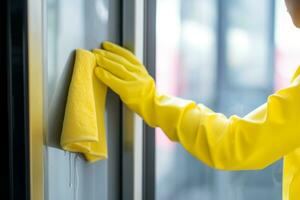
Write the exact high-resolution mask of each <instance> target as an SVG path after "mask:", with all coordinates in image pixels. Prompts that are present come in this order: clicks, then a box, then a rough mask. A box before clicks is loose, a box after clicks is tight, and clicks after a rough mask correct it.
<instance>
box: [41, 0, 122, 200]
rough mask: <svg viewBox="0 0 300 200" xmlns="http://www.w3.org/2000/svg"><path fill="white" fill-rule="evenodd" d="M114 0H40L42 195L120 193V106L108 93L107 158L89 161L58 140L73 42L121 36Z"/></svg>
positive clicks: (96, 42)
mask: <svg viewBox="0 0 300 200" xmlns="http://www.w3.org/2000/svg"><path fill="white" fill-rule="evenodd" d="M119 9H120V5H119V1H117V0H110V1H109V0H89V1H85V0H64V1H59V0H47V1H46V5H45V12H44V18H45V27H44V33H45V41H44V46H45V57H44V60H45V65H46V67H47V68H46V69H45V75H46V76H45V79H46V80H47V81H46V83H45V85H46V88H45V99H46V105H45V106H46V108H45V118H46V122H45V124H46V135H47V136H46V146H45V199H46V200H71V199H72V200H87V199H88V200H99V199H103V200H110V199H119V198H120V192H119V190H120V188H119V185H120V184H119V180H120V177H119V176H118V173H119V171H120V169H119V167H120V163H119V162H120V160H119V157H120V155H119V152H120V150H119V148H120V144H119V141H120V138H119V137H120V130H119V129H120V127H118V126H116V125H115V124H119V119H120V112H119V110H120V106H119V100H118V98H117V97H116V96H115V95H113V94H112V93H110V92H109V93H108V96H107V108H106V111H107V112H106V127H107V132H108V133H107V135H108V136H107V140H108V153H109V159H108V160H105V161H98V162H96V163H94V164H88V163H87V162H86V161H85V160H84V158H83V157H82V156H81V155H79V154H74V153H69V152H65V151H63V150H61V149H60V146H59V141H60V134H61V128H62V122H63V116H64V110H65V103H66V97H67V93H68V87H69V83H70V79H71V74H72V69H73V64H74V56H75V49H76V48H84V49H87V50H91V49H93V48H98V47H99V46H100V43H101V42H102V41H103V40H111V41H114V42H117V43H118V42H119V40H120V34H121V32H120V26H119V23H120V12H119Z"/></svg>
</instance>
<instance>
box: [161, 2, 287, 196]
mask: <svg viewBox="0 0 300 200" xmlns="http://www.w3.org/2000/svg"><path fill="white" fill-rule="evenodd" d="M220 2H222V5H220ZM273 3H274V2H273V1H271V0H263V1H261V0H237V1H234V2H233V1H232V0H227V1H217V0H190V1H183V0H157V35H156V36H157V63H156V77H157V87H158V89H159V90H160V91H162V92H164V93H168V94H173V95H177V96H179V97H183V98H187V99H191V100H194V101H196V102H197V103H204V104H205V105H207V106H209V107H210V108H212V109H214V110H216V111H218V112H222V113H224V114H225V115H227V116H229V115H231V114H237V115H240V116H243V115H245V114H247V113H248V112H250V111H251V110H252V109H254V108H256V107H257V106H259V105H261V104H262V103H264V102H265V101H266V99H267V96H268V95H269V94H271V92H272V91H273V89H274V88H273V76H274V69H273V66H272V63H273V62H274V59H273V52H274V41H273V37H271V36H272V34H273V33H274V30H273V26H272V14H273V12H274V9H273ZM220 15H221V16H220ZM219 19H221V21H218V20H219ZM220 27H222V28H220ZM220 30H221V32H220ZM253 44H255V45H253ZM221 59H223V60H221ZM199 148H201V147H199ZM156 152H157V153H156V199H157V200H164V199H174V200H181V199H184V200H186V199H189V200H194V199H195V200H196V199H197V200H199V199H200V200H233V199H234V200H253V199H256V200H265V199H274V200H277V199H278V200H279V199H281V175H282V173H281V171H282V164H281V162H278V163H276V164H274V165H272V166H270V167H268V168H267V169H265V170H260V171H241V172H226V171H217V170H214V169H211V168H209V167H207V166H206V165H204V164H202V163H201V161H199V160H197V159H195V158H194V157H192V156H191V155H189V154H188V153H187V152H186V150H185V149H183V147H182V146H181V145H180V144H177V143H173V142H170V141H169V140H168V139H167V138H166V136H165V135H164V133H163V132H162V131H161V130H160V129H157V130H156Z"/></svg>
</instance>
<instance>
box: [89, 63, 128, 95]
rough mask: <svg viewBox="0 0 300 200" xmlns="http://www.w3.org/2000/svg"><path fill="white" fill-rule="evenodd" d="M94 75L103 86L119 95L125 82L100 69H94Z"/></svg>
mask: <svg viewBox="0 0 300 200" xmlns="http://www.w3.org/2000/svg"><path fill="white" fill-rule="evenodd" d="M94 72H95V75H96V77H97V78H98V79H100V80H101V81H102V82H103V83H104V84H105V85H107V86H108V87H109V88H110V89H112V90H113V91H114V92H115V93H117V94H119V95H120V92H121V89H122V88H123V87H124V85H125V83H126V82H125V81H124V80H121V79H119V78H118V77H116V76H114V75H113V74H112V73H110V72H109V71H106V70H105V69H103V68H102V67H96V68H95V69H94Z"/></svg>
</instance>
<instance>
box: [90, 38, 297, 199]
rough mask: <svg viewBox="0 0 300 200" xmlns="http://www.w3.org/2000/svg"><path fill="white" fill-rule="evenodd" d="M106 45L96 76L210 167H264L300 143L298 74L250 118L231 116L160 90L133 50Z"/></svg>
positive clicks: (130, 105)
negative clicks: (160, 92) (156, 87)
mask: <svg viewBox="0 0 300 200" xmlns="http://www.w3.org/2000/svg"><path fill="white" fill-rule="evenodd" d="M103 48H104V49H105V50H94V53H96V54H97V56H96V57H97V64H98V67H96V69H95V74H96V76H97V77H98V78H99V79H100V80H102V81H103V82H104V83H105V84H107V85H108V86H109V87H110V88H111V89H112V90H113V91H115V92H116V93H117V94H119V95H120V98H121V99H122V101H123V102H124V103H125V104H126V105H127V106H128V107H129V108H130V109H132V110H133V111H135V112H137V113H138V114H139V115H140V116H141V117H142V118H143V119H144V120H145V121H146V123H147V124H148V125H150V126H152V127H160V128H162V130H163V131H164V132H165V134H166V135H167V136H168V137H169V138H170V139H171V140H173V141H178V142H180V143H181V144H182V145H183V147H184V148H185V149H186V150H187V151H188V152H189V153H191V154H192V155H194V156H195V157H196V158H198V159H199V160H201V161H203V162H204V163H206V164H207V165H209V166H211V167H214V168H217V169H224V170H250V169H262V168H265V167H266V166H268V165H270V164H272V163H273V162H275V161H277V160H278V159H280V158H282V157H283V156H284V155H287V154H288V153H291V152H293V151H295V150H296V149H297V148H298V147H300V123H299V122H300V120H299V113H300V103H299V102H300V101H299V99H300V77H298V78H295V80H294V82H293V84H291V85H290V86H289V87H287V88H285V89H282V90H279V91H277V92H276V93H274V94H273V95H270V96H269V97H268V101H267V102H266V103H265V104H264V105H262V106H260V107H259V108H257V109H255V110H254V111H253V112H251V113H249V114H248V115H247V116H245V117H243V118H241V117H238V116H236V115H233V116H231V117H229V118H227V117H226V116H224V115H223V114H221V113H215V112H213V111H212V110H210V109H209V108H207V107H206V106H204V105H203V104H196V103H195V102H193V101H189V100H184V99H181V98H177V97H172V96H168V95H164V94H159V93H158V92H157V91H156V89H155V83H154V80H153V79H152V78H151V77H150V76H149V74H148V73H147V71H146V70H145V67H144V66H143V65H142V64H141V63H140V62H139V61H138V60H137V59H136V57H135V56H134V55H133V54H132V53H130V52H129V51H128V50H126V49H124V48H122V47H119V46H117V45H114V44H112V43H109V42H105V43H104V44H103ZM298 72H299V70H298ZM298 173H299V171H298ZM297 187H299V188H300V185H297ZM299 195H300V194H298V196H299ZM293 200H294V199H293Z"/></svg>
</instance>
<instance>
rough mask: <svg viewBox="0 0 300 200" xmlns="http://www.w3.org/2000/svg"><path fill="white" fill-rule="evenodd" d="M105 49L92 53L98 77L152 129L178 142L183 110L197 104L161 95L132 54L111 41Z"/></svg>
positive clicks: (104, 46) (105, 43) (104, 45)
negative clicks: (157, 129)
mask: <svg viewBox="0 0 300 200" xmlns="http://www.w3.org/2000/svg"><path fill="white" fill-rule="evenodd" d="M103 48H104V50H102V49H95V50H93V53H94V54H95V56H96V62H97V64H98V67H96V68H95V74H96V76H97V77H98V78H99V79H100V80H101V81H102V82H104V83H105V84H106V85H108V86H109V87H110V88H111V89H112V90H113V91H114V92H115V93H117V94H118V95H119V96H120V98H121V100H122V101H123V102H124V103H125V104H126V105H127V106H128V107H129V108H130V109H131V110H133V111H135V112H136V113H138V114H139V115H140V116H141V117H142V118H143V119H144V120H145V121H146V123H147V124H148V125H149V126H152V127H157V126H159V127H160V128H162V129H163V130H164V132H166V133H168V134H167V136H168V137H169V138H170V139H171V140H177V136H176V130H175V129H176V128H177V125H178V122H179V118H180V116H181V113H182V112H183V111H184V109H183V108H184V107H185V106H186V105H187V104H193V105H195V104H194V103H193V102H191V101H187V100H183V99H179V98H176V97H171V96H168V95H162V94H159V93H158V92H157V91H156V88H155V81H154V80H153V78H152V77H151V76H150V75H149V73H148V72H147V70H146V68H145V67H144V66H143V64H141V63H140V62H139V60H138V59H137V58H136V57H135V56H134V55H133V54H132V53H131V52H130V51H128V50H126V49H124V48H122V47H120V46H118V45H115V44H113V43H110V42H104V43H103Z"/></svg>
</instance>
